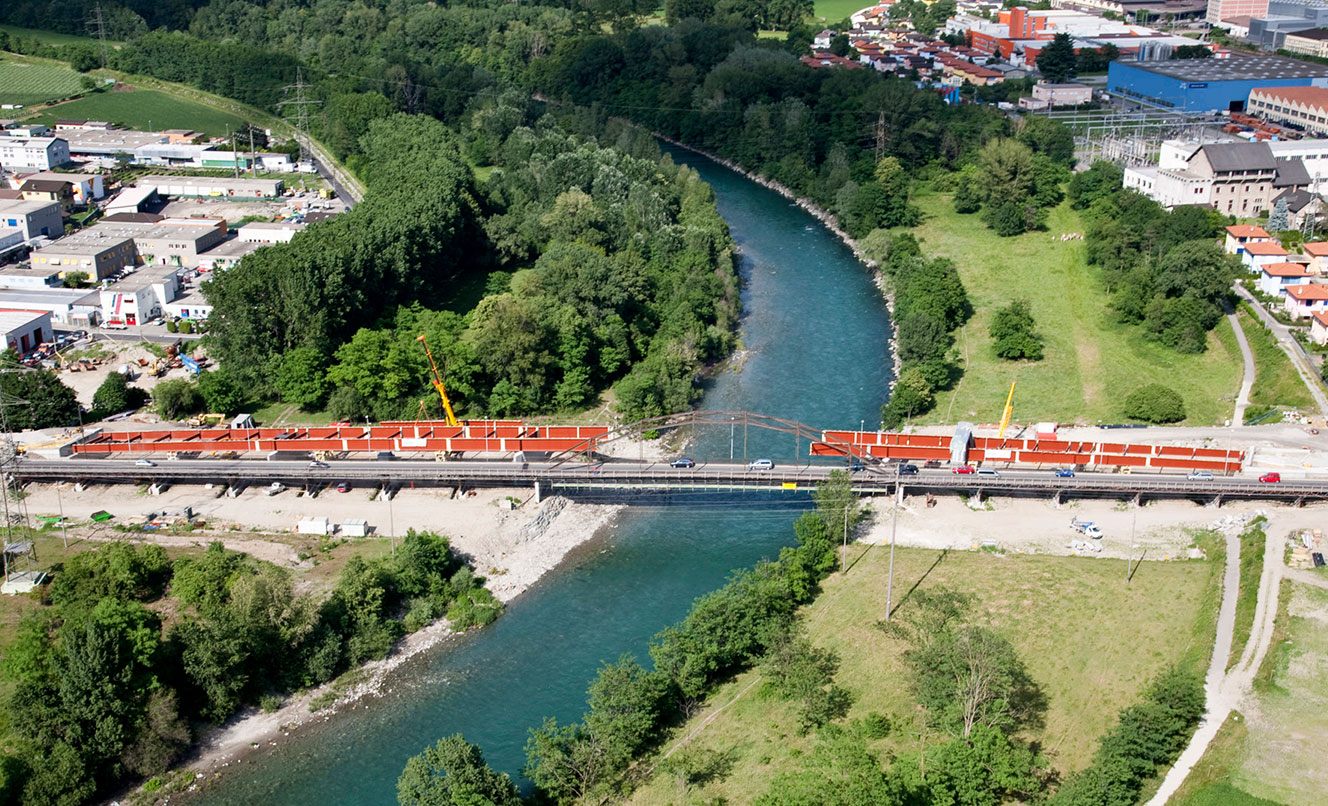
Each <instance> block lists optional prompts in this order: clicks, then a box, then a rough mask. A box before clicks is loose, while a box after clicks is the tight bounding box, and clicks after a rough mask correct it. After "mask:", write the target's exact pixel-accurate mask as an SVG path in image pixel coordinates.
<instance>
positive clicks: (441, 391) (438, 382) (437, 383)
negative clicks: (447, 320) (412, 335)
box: [416, 333, 461, 425]
mask: <svg viewBox="0 0 1328 806" xmlns="http://www.w3.org/2000/svg"><path fill="white" fill-rule="evenodd" d="M416 341H418V342H422V343H423V344H424V354H425V355H427V356H429V367H430V368H431V369H433V388H435V389H437V390H438V397H440V398H442V400H443V410H444V411H445V412H447V424H448V425H461V423H459V422H457V418H456V415H455V414H453V413H452V401H450V400H448V399H447V387H445V386H443V376H442V375H441V374H440V373H439V372H438V365H437V364H435V363H434V360H433V351H432V350H430V349H429V342H428V340H427V339H425V338H424V334H423V333H421V334H420V336H419V338H417V339H416Z"/></svg>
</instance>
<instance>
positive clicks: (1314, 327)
mask: <svg viewBox="0 0 1328 806" xmlns="http://www.w3.org/2000/svg"><path fill="white" fill-rule="evenodd" d="M1310 341H1312V342H1314V343H1315V344H1328V311H1315V312H1314V313H1312V314H1310Z"/></svg>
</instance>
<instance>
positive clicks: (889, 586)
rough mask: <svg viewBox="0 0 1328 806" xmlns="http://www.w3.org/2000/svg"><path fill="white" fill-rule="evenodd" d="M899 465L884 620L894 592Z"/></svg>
mask: <svg viewBox="0 0 1328 806" xmlns="http://www.w3.org/2000/svg"><path fill="white" fill-rule="evenodd" d="M900 467H901V465H900V464H899V463H896V464H895V506H894V510H895V512H894V517H893V518H891V520H890V575H889V578H888V581H887V582H886V583H885V620H886V621H889V620H890V610H891V602H893V601H894V592H895V533H896V532H897V531H898V528H899V505H900V503H901V502H902V500H903V496H902V495H900V490H899V469H900Z"/></svg>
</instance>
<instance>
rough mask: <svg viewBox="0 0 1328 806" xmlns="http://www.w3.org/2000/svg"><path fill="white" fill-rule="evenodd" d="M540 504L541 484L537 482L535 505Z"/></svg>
mask: <svg viewBox="0 0 1328 806" xmlns="http://www.w3.org/2000/svg"><path fill="white" fill-rule="evenodd" d="M539 502H540V483H539V481H536V482H535V503H536V504H538V503H539Z"/></svg>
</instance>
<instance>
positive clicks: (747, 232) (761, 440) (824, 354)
mask: <svg viewBox="0 0 1328 806" xmlns="http://www.w3.org/2000/svg"><path fill="white" fill-rule="evenodd" d="M673 157H674V159H675V160H677V161H679V162H683V163H686V164H689V165H692V166H693V167H695V168H696V169H697V170H698V171H699V172H700V174H701V176H702V178H704V179H705V180H706V181H707V182H709V183H710V184H711V186H712V187H713V188H714V190H715V195H716V199H717V201H718V204H719V212H720V213H721V214H722V215H723V216H724V218H725V219H726V220H727V221H728V223H729V226H730V228H731V229H732V232H733V237H734V239H735V240H736V241H737V242H738V244H739V246H740V247H741V250H742V274H743V279H744V281H745V287H744V290H743V303H744V306H745V311H746V314H745V318H744V319H743V326H742V340H743V345H744V347H745V349H746V350H747V355H746V356H745V360H742V361H739V362H735V367H736V369H735V370H733V371H725V372H721V373H720V374H719V375H718V377H716V378H715V379H714V380H713V382H712V383H711V384H710V387H709V388H708V389H707V391H706V395H705V399H704V400H703V401H702V406H703V407H704V408H706V409H710V410H747V411H755V412H761V413H765V414H771V415H775V416H778V417H785V418H790V419H794V420H800V421H802V422H805V423H808V424H810V425H814V426H815V427H817V428H848V427H853V428H857V427H858V426H859V425H861V424H863V423H865V424H866V425H867V427H869V428H870V427H873V426H874V425H876V424H877V423H878V422H879V419H880V407H881V404H882V403H883V402H884V400H885V397H886V395H887V393H888V392H887V390H888V388H889V382H890V357H889V355H888V353H887V350H888V347H887V345H888V342H889V338H890V323H889V319H888V316H887V314H886V310H885V304H884V301H883V299H882V297H881V295H880V292H879V291H878V290H877V289H876V287H875V285H874V284H873V282H872V277H871V273H870V272H869V271H868V270H867V269H866V268H865V267H863V265H862V264H861V263H859V262H858V261H857V260H855V259H854V257H853V255H852V254H851V253H850V252H849V250H848V248H847V247H846V246H844V244H843V243H841V242H840V241H839V240H837V239H836V238H835V237H834V236H833V235H831V234H830V233H829V232H828V231H827V230H826V229H825V228H824V227H823V226H821V224H820V223H819V222H818V221H816V219H814V218H813V217H812V216H811V215H809V214H808V213H806V212H805V211H803V210H802V209H800V208H798V207H797V206H796V205H794V204H793V203H791V202H790V201H789V200H787V199H784V198H782V197H781V196H779V195H778V194H776V193H774V192H773V191H770V190H767V189H765V188H763V187H761V186H760V185H758V184H756V183H755V182H752V181H751V180H748V179H746V178H745V177H743V176H741V175H740V174H738V173H735V172H733V171H730V170H728V169H726V168H723V167H721V166H719V165H717V164H716V163H714V162H711V161H710V160H708V159H706V158H704V157H700V156H697V155H695V154H691V153H689V152H685V151H681V150H675V151H674V152H673ZM720 430H722V431H723V432H724V433H710V434H706V435H703V438H702V439H701V444H700V445H698V446H697V447H696V448H695V449H694V453H695V454H696V455H697V456H698V458H702V457H705V456H712V457H715V458H719V457H720V456H723V457H724V458H727V457H728V452H729V449H730V433H728V431H729V429H720ZM746 439H747V446H746V452H747V455H748V457H749V458H757V457H769V458H772V459H774V460H775V461H776V462H777V463H782V462H789V461H795V459H794V450H795V445H794V442H793V438H792V437H791V436H785V435H783V434H775V433H772V432H758V431H756V430H751V431H750V432H749V433H748V434H747V435H746ZM742 442H743V434H742V429H741V428H740V427H739V428H738V429H737V433H736V434H734V435H733V445H734V451H735V455H736V456H738V457H741V456H742V451H743V445H742ZM806 450H807V446H806V443H803V445H802V446H801V449H800V454H801V457H802V458H801V461H804V462H805V461H806ZM772 495H779V494H772ZM731 502H732V493H722V494H721V493H717V494H716V495H715V497H714V498H704V497H703V498H701V499H700V500H699V501H698V502H697V503H696V504H694V505H690V506H678V507H672V508H650V507H642V508H634V509H631V510H628V511H627V512H626V513H624V515H623V516H622V517H620V518H619V520H618V522H617V524H616V525H615V527H614V529H613V532H612V534H609V535H606V536H602V538H601V539H599V540H597V541H595V542H592V543H591V544H589V545H588V546H587V548H586V550H584V551H582V552H581V554H580V558H579V559H577V560H574V561H572V562H570V563H569V566H568V567H564V568H560V569H558V570H557V571H555V572H554V573H552V574H550V575H549V576H548V577H546V579H545V580H544V581H542V582H541V583H540V584H538V585H537V586H536V587H534V588H533V589H531V590H530V591H529V592H528V593H526V594H525V595H523V596H521V597H520V598H518V599H517V600H516V601H514V602H513V603H512V604H511V605H510V606H509V607H508V609H507V613H506V614H505V615H504V616H503V617H502V618H501V619H499V620H498V621H497V622H496V623H495V624H493V625H492V626H490V627H487V628H485V629H484V630H481V631H479V632H476V633H472V634H468V635H465V636H462V637H459V638H457V639H455V640H452V641H450V642H446V643H444V644H443V645H442V646H440V647H439V648H438V649H436V650H434V651H433V652H432V653H431V654H429V655H428V656H426V657H424V658H422V659H417V660H414V661H412V662H411V663H409V664H408V665H407V666H405V667H403V669H402V670H401V671H399V672H398V673H397V675H396V677H394V678H393V679H391V680H389V682H388V686H389V688H390V689H391V693H389V694H387V695H386V696H385V697H384V698H382V699H369V700H367V701H363V702H364V703H367V705H368V708H367V710H366V709H365V708H364V707H363V705H362V706H361V707H360V708H357V709H355V710H351V711H349V712H347V713H345V714H342V715H339V716H337V717H335V718H333V719H332V720H331V721H330V722H329V723H328V724H327V725H326V726H323V727H317V728H306V729H304V730H303V731H302V732H301V733H300V734H299V735H297V736H293V737H291V738H289V739H286V740H284V741H283V742H281V743H280V744H279V746H278V747H276V748H273V749H269V750H260V751H257V752H256V753H255V754H254V755H252V756H251V757H250V759H249V761H248V762H247V763H245V764H244V765H242V766H240V767H239V769H233V770H229V771H228V772H227V773H226V774H225V775H223V776H222V778H221V780H220V781H218V782H217V783H216V784H215V785H214V786H212V787H211V788H210V789H209V791H207V792H205V793H203V794H202V796H201V797H198V798H196V799H194V802H197V803H202V804H206V806H241V804H243V805H244V806H252V805H254V804H290V805H291V806H298V805H299V804H310V806H313V804H318V806H325V804H342V803H344V804H350V803H354V804H392V803H395V802H396V780H397V776H398V775H400V773H401V769H402V767H403V766H404V765H405V763H406V760H407V759H408V758H410V757H411V756H412V755H415V754H416V753H419V752H420V751H421V750H422V749H424V747H425V746H427V745H430V744H432V743H433V742H435V741H437V740H438V739H439V738H440V737H443V736H448V735H451V734H454V733H461V734H464V735H465V737H466V739H467V740H469V741H471V742H474V743H476V744H478V745H479V746H480V747H482V748H483V750H484V753H485V755H486V757H487V759H488V761H489V763H490V764H492V765H493V766H494V767H495V768H497V769H501V770H505V771H507V772H510V773H512V774H513V776H514V777H519V774H520V772H521V769H522V767H523V765H524V763H525V755H524V747H525V743H526V737H527V734H528V731H529V729H530V728H531V727H533V726H537V725H539V724H540V722H541V721H542V720H543V719H544V717H546V716H552V717H556V718H557V719H558V720H559V721H560V722H565V721H571V720H576V719H579V718H580V716H581V714H582V713H583V712H584V711H585V691H586V686H587V685H588V684H589V683H590V681H591V679H592V678H593V677H594V675H595V672H596V670H597V669H598V667H599V666H600V664H601V663H602V662H604V661H613V660H615V659H616V658H617V657H618V656H619V655H621V654H623V653H631V654H634V655H636V656H637V657H638V658H639V659H641V660H642V661H643V662H645V663H647V664H648V663H649V657H648V655H647V649H648V646H649V640H650V637H651V636H652V635H654V634H655V633H656V632H658V631H659V630H661V629H662V628H664V627H666V626H668V625H669V624H672V623H673V622H675V621H677V620H678V619H680V618H682V617H683V616H684V615H685V614H686V613H687V610H688V608H689V607H690V605H691V603H692V600H693V599H695V598H696V597H697V596H700V595H702V594H704V593H706V592H708V591H711V590H714V589H715V588H718V587H719V586H720V585H722V584H723V583H724V581H725V579H726V578H727V576H728V573H729V571H731V570H732V569H735V568H742V567H747V566H751V565H752V564H754V563H756V562H757V561H758V560H760V559H762V558H773V557H774V556H776V555H777V554H778V553H779V549H780V548H781V547H782V546H785V545H788V544H790V543H792V541H793V534H792V522H793V519H794V518H795V517H796V514H797V513H796V512H794V511H792V510H790V509H788V508H769V509H756V508H751V507H746V508H734V507H733V506H732V505H731ZM439 527H440V529H441V530H442V531H444V532H446V524H439Z"/></svg>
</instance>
